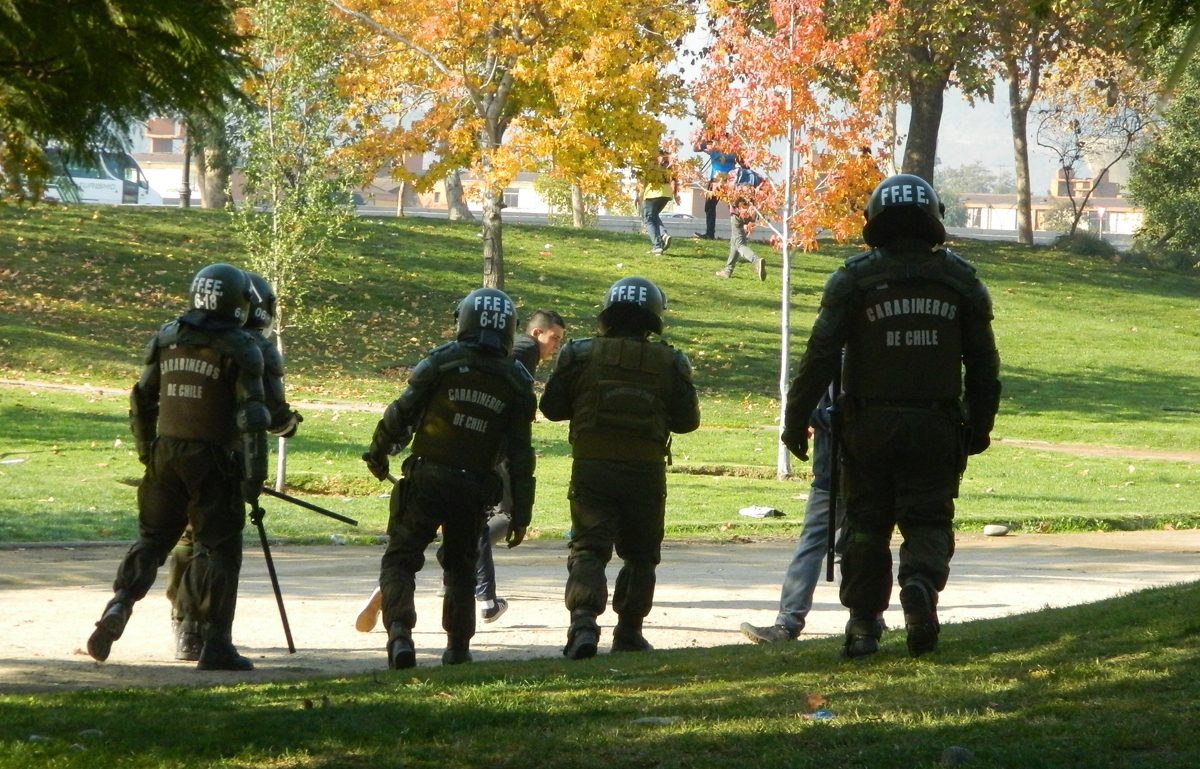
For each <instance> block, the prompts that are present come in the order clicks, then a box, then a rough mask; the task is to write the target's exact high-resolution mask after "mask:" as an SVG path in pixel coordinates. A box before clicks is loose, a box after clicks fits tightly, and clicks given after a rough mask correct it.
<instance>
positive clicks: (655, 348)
mask: <svg viewBox="0 0 1200 769" xmlns="http://www.w3.org/2000/svg"><path fill="white" fill-rule="evenodd" d="M665 308H666V297H665V296H664V295H663V293H662V291H660V290H659V288H658V286H656V285H654V284H653V283H651V282H650V281H648V280H646V279H645V278H623V279H621V280H618V281H617V282H616V283H614V284H613V285H612V287H611V288H609V289H608V291H607V292H606V293H605V295H604V303H603V307H602V309H601V311H600V316H599V321H600V336H597V337H593V338H591V339H582V340H577V341H574V342H571V343H569V344H568V345H566V346H565V347H564V348H563V350H562V352H561V353H560V354H559V357H558V365H557V366H556V368H555V370H554V373H553V374H551V375H550V379H549V381H548V382H547V383H546V392H545V394H544V395H543V396H542V403H541V409H542V413H543V414H545V416H546V418H547V419H550V420H552V421H555V422H559V421H563V420H567V419H569V420H570V421H571V426H570V441H571V456H572V457H573V460H574V461H573V462H572V466H571V486H570V491H569V492H568V494H567V496H568V498H569V499H570V503H571V545H570V547H571V554H570V555H569V556H568V557H567V587H566V606H567V610H568V611H570V612H571V625H570V628H569V629H568V631H567V645H566V647H565V648H564V649H563V654H564V655H565V656H567V657H568V658H570V659H586V658H588V657H591V656H593V655H595V653H596V647H597V645H598V643H599V640H600V627H599V625H598V624H597V623H596V617H597V616H599V615H600V614H601V613H603V612H604V609H605V604H606V603H607V602H608V583H607V581H606V580H605V576H604V568H605V566H607V565H608V562H609V560H610V559H611V558H612V554H613V547H614V546H615V547H616V552H617V556H618V557H620V558H621V560H622V561H623V565H622V567H621V571H620V573H619V574H618V575H617V584H616V589H615V590H614V593H613V609H614V610H615V611H616V613H617V626H616V629H615V630H614V631H613V641H612V650H613V651H614V652H621V651H647V650H649V649H651V648H652V647H651V646H650V644H649V643H648V642H647V641H646V639H645V637H644V636H643V635H642V620H643V619H644V618H645V617H646V615H647V614H649V613H650V608H651V606H652V605H653V603H654V583H655V574H654V571H655V567H656V566H657V565H658V563H659V560H660V550H661V545H662V538H663V518H664V515H665V513H666V497H667V477H666V461H667V459H668V458H669V456H670V440H671V434H672V433H687V432H691V431H692V430H695V429H696V428H697V427H699V426H700V406H699V403H698V401H697V399H696V388H695V387H694V386H693V384H692V368H691V364H690V363H689V362H688V359H687V356H685V355H684V354H683V353H681V352H679V351H678V350H675V349H674V348H672V347H671V346H670V345H668V344H666V343H665V342H662V341H652V340H651V339H650V335H651V334H660V335H661V334H662V331H663V322H662V314H663V311H664V310H665Z"/></svg>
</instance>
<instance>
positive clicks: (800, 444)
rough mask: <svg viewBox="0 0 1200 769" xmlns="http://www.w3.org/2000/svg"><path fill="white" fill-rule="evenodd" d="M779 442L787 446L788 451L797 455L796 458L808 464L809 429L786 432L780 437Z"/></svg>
mask: <svg viewBox="0 0 1200 769" xmlns="http://www.w3.org/2000/svg"><path fill="white" fill-rule="evenodd" d="M779 440H780V441H782V442H783V445H784V446H787V450H788V451H790V452H792V453H793V454H795V455H796V458H797V459H799V460H801V461H803V462H807V461H808V428H804V429H801V430H795V431H793V430H784V431H783V434H782V435H780V436H779Z"/></svg>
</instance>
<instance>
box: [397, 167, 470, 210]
mask: <svg viewBox="0 0 1200 769" xmlns="http://www.w3.org/2000/svg"><path fill="white" fill-rule="evenodd" d="M459 173H460V172H459V170H458V169H457V168H456V169H454V170H453V171H451V172H450V173H448V174H446V206H447V208H448V209H449V210H450V221H452V222H473V221H475V215H474V214H472V213H471V209H469V208H467V198H466V196H465V195H464V194H463V186H462V178H461V177H460V176H459ZM401 193H402V194H403V190H401Z"/></svg>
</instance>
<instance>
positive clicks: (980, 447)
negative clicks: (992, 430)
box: [967, 430, 992, 456]
mask: <svg viewBox="0 0 1200 769" xmlns="http://www.w3.org/2000/svg"><path fill="white" fill-rule="evenodd" d="M991 445H992V436H990V435H988V434H987V433H985V432H983V431H982V430H972V431H971V434H970V436H969V437H968V438H967V456H975V455H976V454H982V453H983V452H985V451H987V449H988V446H991Z"/></svg>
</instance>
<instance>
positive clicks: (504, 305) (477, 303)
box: [454, 288, 517, 355]
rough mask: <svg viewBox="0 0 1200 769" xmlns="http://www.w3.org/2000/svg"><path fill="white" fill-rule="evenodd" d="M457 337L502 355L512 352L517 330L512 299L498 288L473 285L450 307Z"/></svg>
mask: <svg viewBox="0 0 1200 769" xmlns="http://www.w3.org/2000/svg"><path fill="white" fill-rule="evenodd" d="M454 319H455V320H456V321H457V322H458V341H460V342H463V343H465V344H473V345H478V346H480V347H490V348H492V349H494V350H499V351H500V352H503V353H504V354H505V355H508V354H509V353H511V352H512V348H513V337H514V336H516V333H517V311H516V308H515V307H513V302H512V299H509V298H508V294H506V293H504V292H503V291H501V290H500V289H498V288H477V289H475V290H474V291H472V292H471V293H469V294H467V295H466V297H465V298H464V299H463V300H462V301H461V302H459V303H458V309H457V310H455V311H454Z"/></svg>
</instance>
